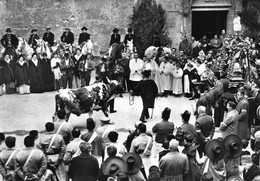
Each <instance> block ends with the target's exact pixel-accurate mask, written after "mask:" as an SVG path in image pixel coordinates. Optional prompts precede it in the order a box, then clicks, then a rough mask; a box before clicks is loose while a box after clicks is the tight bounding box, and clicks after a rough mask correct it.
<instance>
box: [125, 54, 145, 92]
mask: <svg viewBox="0 0 260 181" xmlns="http://www.w3.org/2000/svg"><path fill="white" fill-rule="evenodd" d="M143 67H144V62H143V60H142V59H140V58H138V53H137V52H135V53H134V58H133V59H131V60H130V61H129V68H130V77H129V80H130V84H131V86H130V88H129V89H130V90H133V88H134V87H135V86H136V85H137V84H138V83H139V82H140V81H141V80H142V79H143V76H142V70H143Z"/></svg>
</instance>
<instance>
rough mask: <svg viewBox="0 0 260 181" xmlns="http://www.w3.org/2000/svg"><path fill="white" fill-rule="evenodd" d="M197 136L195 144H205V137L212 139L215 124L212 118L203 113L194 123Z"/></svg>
mask: <svg viewBox="0 0 260 181" xmlns="http://www.w3.org/2000/svg"><path fill="white" fill-rule="evenodd" d="M195 127H196V131H197V136H196V144H201V143H204V142H205V139H206V137H210V138H212V137H213V135H214V132H215V123H214V121H213V118H212V117H211V116H209V115H207V114H205V113H203V114H199V116H198V118H197V120H196V123H195Z"/></svg>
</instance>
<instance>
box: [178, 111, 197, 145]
mask: <svg viewBox="0 0 260 181" xmlns="http://www.w3.org/2000/svg"><path fill="white" fill-rule="evenodd" d="M181 117H182V122H183V124H182V125H181V130H182V131H183V134H184V139H185V140H186V141H187V140H189V141H190V143H191V144H192V143H194V142H195V138H196V128H195V126H194V125H192V124H190V123H189V120H190V112H189V111H187V110H186V111H184V113H182V114H181Z"/></svg>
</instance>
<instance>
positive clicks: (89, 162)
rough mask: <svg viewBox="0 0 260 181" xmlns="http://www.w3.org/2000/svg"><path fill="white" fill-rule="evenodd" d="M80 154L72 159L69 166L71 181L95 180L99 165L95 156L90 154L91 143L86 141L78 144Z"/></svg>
mask: <svg viewBox="0 0 260 181" xmlns="http://www.w3.org/2000/svg"><path fill="white" fill-rule="evenodd" d="M79 149H80V151H81V154H80V155H79V156H77V157H75V158H73V159H72V161H71V164H70V166H69V177H70V178H71V179H72V181H83V180H86V181H96V180H97V176H98V172H99V166H98V161H97V159H96V158H95V157H93V156H91V154H90V153H91V151H92V145H91V144H90V143H87V142H81V143H80V144H79Z"/></svg>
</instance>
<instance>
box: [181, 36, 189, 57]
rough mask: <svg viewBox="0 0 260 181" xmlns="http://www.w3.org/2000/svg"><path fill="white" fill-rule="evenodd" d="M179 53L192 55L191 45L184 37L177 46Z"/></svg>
mask: <svg viewBox="0 0 260 181" xmlns="http://www.w3.org/2000/svg"><path fill="white" fill-rule="evenodd" d="M179 51H183V52H184V54H185V55H187V56H190V55H191V53H192V45H191V42H189V40H188V38H187V36H186V35H185V36H184V38H183V40H182V41H181V42H180V44H179Z"/></svg>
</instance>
